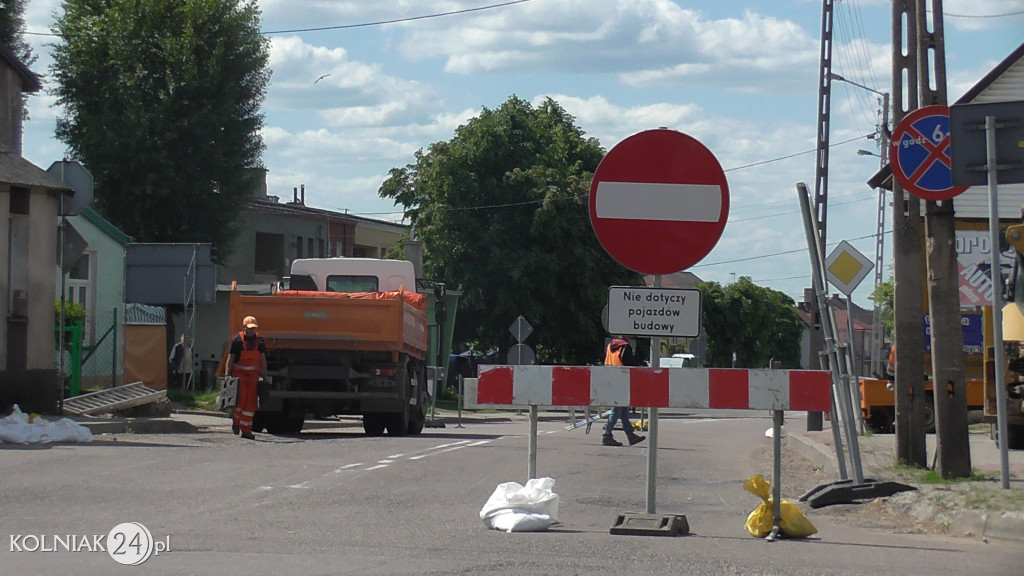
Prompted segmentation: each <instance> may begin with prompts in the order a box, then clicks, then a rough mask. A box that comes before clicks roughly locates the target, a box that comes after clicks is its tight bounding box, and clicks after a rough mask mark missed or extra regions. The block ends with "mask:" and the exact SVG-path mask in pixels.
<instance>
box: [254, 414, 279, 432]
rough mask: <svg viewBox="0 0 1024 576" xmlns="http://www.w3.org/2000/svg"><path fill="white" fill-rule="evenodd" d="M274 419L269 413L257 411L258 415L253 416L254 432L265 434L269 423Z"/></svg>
mask: <svg viewBox="0 0 1024 576" xmlns="http://www.w3.org/2000/svg"><path fill="white" fill-rule="evenodd" d="M273 419H274V418H273V416H272V415H271V414H270V413H269V412H260V411H259V410H257V411H256V414H253V417H252V431H253V432H263V431H264V430H266V429H267V424H268V422H269V421H271V420H273Z"/></svg>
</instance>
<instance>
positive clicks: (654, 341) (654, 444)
mask: <svg viewBox="0 0 1024 576" xmlns="http://www.w3.org/2000/svg"><path fill="white" fill-rule="evenodd" d="M654 287H655V288H661V274H655V275H654ZM660 364H661V338H658V337H654V338H651V367H652V368H656V367H658V366H659V365H660ZM648 412H649V413H648V416H647V442H648V444H647V513H648V514H654V513H655V512H657V510H656V508H657V502H658V409H657V408H648Z"/></svg>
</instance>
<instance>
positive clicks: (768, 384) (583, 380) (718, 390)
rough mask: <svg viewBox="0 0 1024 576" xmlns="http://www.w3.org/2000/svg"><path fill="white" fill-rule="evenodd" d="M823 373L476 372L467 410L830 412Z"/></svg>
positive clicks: (827, 379)
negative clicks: (589, 408)
mask: <svg viewBox="0 0 1024 576" xmlns="http://www.w3.org/2000/svg"><path fill="white" fill-rule="evenodd" d="M831 382H832V380H831V375H830V374H829V372H827V371H824V370H748V369H743V368H634V367H626V366H481V367H480V377H479V379H477V381H476V383H475V386H474V385H473V384H472V382H471V383H470V385H469V386H467V390H466V406H467V407H470V408H472V407H483V408H486V407H495V406H507V407H515V406H529V405H537V406H636V407H649V408H708V409H719V410H804V411H810V412H827V411H829V410H831V409H832V407H831V406H832V405H831V402H832V387H831Z"/></svg>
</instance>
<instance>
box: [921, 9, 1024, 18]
mask: <svg viewBox="0 0 1024 576" xmlns="http://www.w3.org/2000/svg"><path fill="white" fill-rule="evenodd" d="M928 12H931V10H928ZM1021 15H1024V10H1020V11H1017V12H1004V13H1003V14H950V13H949V12H946V11H943V12H942V16H943V18H975V19H978V18H1007V17H1010V16H1021Z"/></svg>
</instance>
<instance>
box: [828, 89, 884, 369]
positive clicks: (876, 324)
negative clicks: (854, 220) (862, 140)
mask: <svg viewBox="0 0 1024 576" xmlns="http://www.w3.org/2000/svg"><path fill="white" fill-rule="evenodd" d="M828 77H829V79H830V80H835V81H837V82H846V83H847V84H850V85H853V86H856V87H858V88H861V89H863V90H867V91H868V92H871V93H873V94H878V95H879V96H881V97H882V125H881V127H880V128H879V130H878V134H879V137H880V139H879V144H880V146H879V152H880V153H879V154H876V153H874V152H871V151H870V150H857V155H858V156H876V157H877V158H878V159H879V164H880V165H881V168H882V169H884V168H885V166H886V165H887V164H888V163H889V136H890V132H889V93H888V92H880V91H878V90H875V89H874V88H869V87H867V86H865V85H863V84H860V83H857V82H854V81H853V80H847V79H846V78H843V77H842V76H840V75H839V74H835V73H832V72H829V74H828ZM884 233H885V188H882V187H879V188H878V219H877V221H876V227H875V287H876V288H877V287H878V285H879V284H880V283H881V282H882V253H883V247H884V242H885V234H884ZM871 316H872V318H871V348H872V351H871V365H872V369H873V371H875V372H878V371H880V369H881V357H880V356H879V352H880V351H881V349H882V342H883V338H882V321H881V311H880V309H879V305H878V303H877V302H876V303H875V306H874V310H872V314H871Z"/></svg>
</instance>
